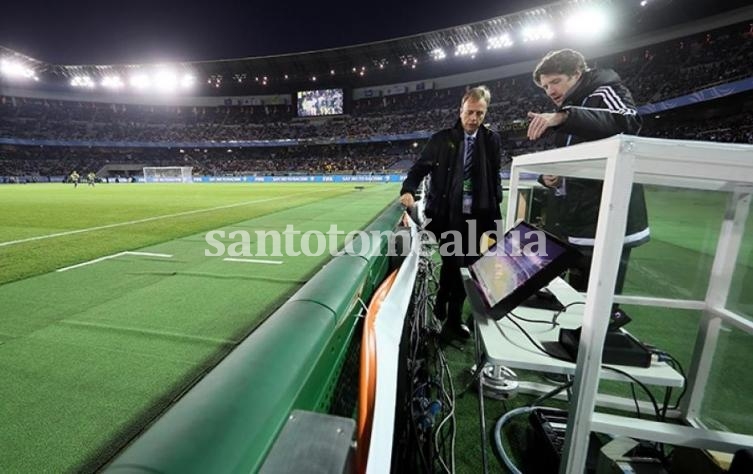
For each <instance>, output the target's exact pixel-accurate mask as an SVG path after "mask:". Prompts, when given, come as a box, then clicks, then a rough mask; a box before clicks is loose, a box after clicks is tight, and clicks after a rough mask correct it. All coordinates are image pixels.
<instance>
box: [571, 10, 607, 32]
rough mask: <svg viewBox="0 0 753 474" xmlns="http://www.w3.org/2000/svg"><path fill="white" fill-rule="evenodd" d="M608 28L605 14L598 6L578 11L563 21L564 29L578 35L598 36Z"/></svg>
mask: <svg viewBox="0 0 753 474" xmlns="http://www.w3.org/2000/svg"><path fill="white" fill-rule="evenodd" d="M608 28H609V20H608V18H607V15H606V13H604V11H603V10H601V9H598V8H589V9H587V10H582V11H579V12H577V13H574V14H573V15H572V16H571V17H569V18H568V19H567V20H566V21H565V31H566V32H567V33H568V34H572V35H578V36H589V37H593V36H598V35H601V34H603V33H605V32H606V31H607V29H608Z"/></svg>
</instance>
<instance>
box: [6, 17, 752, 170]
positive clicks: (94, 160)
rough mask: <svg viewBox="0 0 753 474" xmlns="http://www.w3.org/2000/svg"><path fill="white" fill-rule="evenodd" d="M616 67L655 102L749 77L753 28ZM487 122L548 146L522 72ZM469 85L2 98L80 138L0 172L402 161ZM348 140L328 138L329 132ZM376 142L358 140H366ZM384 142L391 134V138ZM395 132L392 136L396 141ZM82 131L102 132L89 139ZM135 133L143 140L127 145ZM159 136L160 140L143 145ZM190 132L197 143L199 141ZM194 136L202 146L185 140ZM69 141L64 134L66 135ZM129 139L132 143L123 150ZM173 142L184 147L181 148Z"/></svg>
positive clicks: (630, 57) (605, 62)
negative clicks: (271, 98) (338, 109)
mask: <svg viewBox="0 0 753 474" xmlns="http://www.w3.org/2000/svg"><path fill="white" fill-rule="evenodd" d="M591 65H592V66H594V67H609V68H613V69H615V70H616V71H617V72H618V73H619V74H620V75H621V76H622V77H623V79H624V81H625V83H626V84H627V85H628V86H629V87H630V89H631V90H632V91H633V94H634V96H635V99H636V103H637V104H645V103H656V102H659V101H662V100H664V99H667V98H672V97H677V96H681V95H685V94H689V93H692V92H694V91H697V90H700V89H703V88H707V87H711V86H714V85H718V84H721V83H728V82H731V81H734V80H737V79H740V78H748V77H753V26H752V25H748V24H744V25H743V24H739V25H734V26H731V27H727V28H723V29H720V30H715V31H713V32H709V33H703V34H698V35H695V36H692V37H688V38H684V39H681V40H672V41H669V42H666V43H661V44H658V45H653V46H648V47H645V48H641V49H639V50H632V51H628V52H624V53H619V54H616V55H612V56H609V57H604V58H596V59H594V60H593V61H591ZM487 85H488V86H489V87H490V88H491V89H492V97H493V101H492V105H491V107H490V110H489V113H488V120H489V122H490V125H491V126H492V128H495V129H498V130H500V131H502V132H503V135H504V136H505V138H506V140H507V141H506V145H507V146H506V149H507V150H508V154H509V155H510V156H514V155H517V154H520V153H525V152H531V151H536V150H537V149H542V148H545V147H547V144H546V143H545V142H537V143H536V144H535V145H532V144H531V143H529V142H527V141H526V140H525V139H524V136H523V135H524V132H525V129H526V127H527V120H526V113H527V112H528V111H529V110H538V111H542V110H550V109H551V108H552V106H551V104H550V103H549V101H548V99H547V98H546V97H545V96H544V94H543V93H542V92H541V91H540V90H538V89H537V88H536V86H535V85H534V84H533V82H532V80H531V77H530V75H520V76H515V77H511V78H504V79H499V80H496V81H488V82H487ZM464 89H465V86H461V87H456V88H449V89H431V90H425V91H421V92H414V93H405V94H398V95H392V96H385V97H375V98H368V99H359V100H355V101H353V106H352V110H351V111H349V113H348V114H347V115H342V116H335V117H329V118H315V119H303V118H297V117H295V116H294V110H293V109H292V106H290V105H266V106H263V105H261V106H260V105H256V106H251V105H246V106H217V107H199V106H197V107H178V106H156V105H155V106H148V105H125V104H104V103H88V102H64V101H58V100H43V99H29V98H19V97H5V96H0V139H1V138H10V139H26V140H42V139H44V140H70V141H78V142H83V143H77V144H75V145H77V146H50V145H49V144H47V145H46V146H43V147H41V146H30V145H24V146H20V145H19V146H2V147H0V176H24V175H33V176H55V175H62V174H67V173H69V172H70V170H72V169H78V170H94V171H96V170H98V169H100V168H102V167H103V166H105V165H107V164H111V163H131V164H143V165H165V166H167V165H176V164H187V165H189V166H193V167H194V172H196V173H202V174H242V173H278V174H279V173H288V172H292V173H370V172H382V171H387V170H400V169H405V168H406V167H407V166H409V165H410V163H411V160H412V159H414V158H415V156H416V155H417V153H418V152H419V150H420V146H421V145H422V144H423V142H424V140H421V139H419V140H414V139H410V140H405V141H400V140H399V138H398V139H396V138H395V137H387V136H389V135H400V134H407V133H413V132H427V133H428V132H433V131H436V130H438V129H440V128H444V127H446V126H448V125H451V124H452V123H453V122H454V121H455V120H456V119H457V107H458V100H459V97H460V96H461V95H462V93H463V90H464ZM649 122H650V123H648V124H647V126H646V127H644V130H643V131H642V133H641V134H642V135H645V136H656V137H661V138H683V139H702V140H712V141H726V142H739V143H753V114H751V113H742V114H737V115H735V116H733V117H724V118H713V117H712V118H709V119H704V120H700V121H689V122H680V121H678V120H674V119H673V120H669V121H661V120H651V121H649ZM288 139H297V140H300V142H299V144H297V145H296V146H289V144H284V143H280V142H277V143H271V144H270V143H268V144H267V145H271V146H266V147H255V148H236V147H234V146H232V145H231V146H229V147H219V148H213V147H209V146H208V144H207V143H206V142H228V141H237V140H288ZM343 139H346V140H350V141H354V142H359V140H360V141H363V142H364V143H353V144H350V145H327V144H326V143H327V142H330V141H336V140H343ZM374 139H376V140H383V141H380V142H377V143H374V142H372V143H365V142H366V140H374ZM387 140H389V141H387ZM395 140H397V141H395ZM87 141H101V142H106V143H105V144H104V146H93V147H86V146H83V147H82V146H80V145H82V144H83V145H86V142H87ZM128 142H141V143H128ZM143 142H149V143H154V142H160V144H161V145H162V144H163V143H164V147H161V148H139V147H141V146H143V145H142V144H143ZM197 142H204V145H205V146H207V148H206V149H205V148H203V147H201V146H202V145H201V144H198V143H197ZM191 144H193V145H194V146H198V147H201V148H191ZM69 145H70V144H69ZM124 146H129V147H130V148H124ZM180 147H184V148H186V149H185V150H181V149H180Z"/></svg>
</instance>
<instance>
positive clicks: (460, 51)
mask: <svg viewBox="0 0 753 474" xmlns="http://www.w3.org/2000/svg"><path fill="white" fill-rule="evenodd" d="M476 53H478V46H476V43H474V42H473V41H469V42H467V43H461V44H459V45H457V46H456V47H455V56H470V57H475V56H476Z"/></svg>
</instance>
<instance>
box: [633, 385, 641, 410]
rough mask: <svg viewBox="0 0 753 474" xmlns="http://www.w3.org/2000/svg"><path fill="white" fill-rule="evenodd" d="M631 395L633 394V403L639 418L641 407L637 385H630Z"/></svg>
mask: <svg viewBox="0 0 753 474" xmlns="http://www.w3.org/2000/svg"><path fill="white" fill-rule="evenodd" d="M630 393H632V394H633V403H635V414H636V415H637V416H638V418H640V417H641V406H640V405H639V404H638V396H637V395H636V394H635V384H634V383H631V384H630Z"/></svg>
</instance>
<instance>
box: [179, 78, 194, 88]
mask: <svg viewBox="0 0 753 474" xmlns="http://www.w3.org/2000/svg"><path fill="white" fill-rule="evenodd" d="M194 84H196V77H195V76H194V75H193V74H183V77H182V78H181V79H180V87H181V88H183V89H191V88H192V87H193V86H194Z"/></svg>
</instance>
